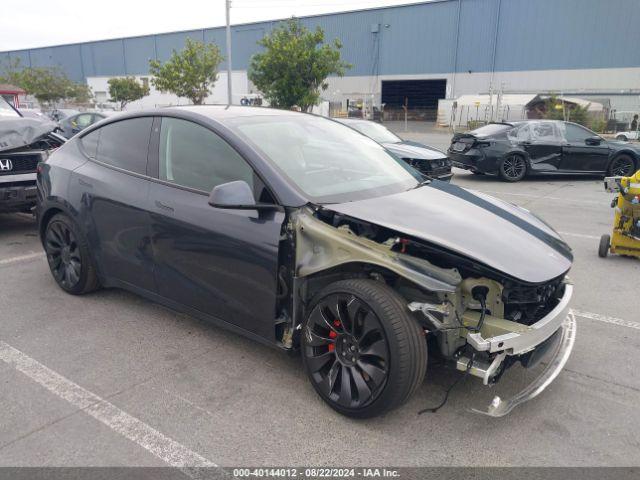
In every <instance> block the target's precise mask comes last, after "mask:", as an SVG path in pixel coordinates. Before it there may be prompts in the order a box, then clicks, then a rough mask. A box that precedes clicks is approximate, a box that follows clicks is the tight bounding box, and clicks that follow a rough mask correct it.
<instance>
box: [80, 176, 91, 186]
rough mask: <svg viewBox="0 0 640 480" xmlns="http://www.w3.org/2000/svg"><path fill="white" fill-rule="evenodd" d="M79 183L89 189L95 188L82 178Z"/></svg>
mask: <svg viewBox="0 0 640 480" xmlns="http://www.w3.org/2000/svg"><path fill="white" fill-rule="evenodd" d="M78 183H79V184H80V185H82V186H83V187H87V188H93V185H92V184H90V183H89V182H87V181H86V180H83V179H81V178H79V179H78Z"/></svg>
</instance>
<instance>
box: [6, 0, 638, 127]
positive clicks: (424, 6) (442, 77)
mask: <svg viewBox="0 0 640 480" xmlns="http://www.w3.org/2000/svg"><path fill="white" fill-rule="evenodd" d="M300 21H301V22H302V23H303V24H304V25H305V26H306V27H308V28H315V27H316V26H320V27H322V28H323V29H324V31H325V34H326V38H327V39H328V40H332V39H334V38H339V39H340V40H341V41H342V43H343V45H344V46H343V57H344V59H345V60H347V61H348V62H350V63H351V64H353V68H352V69H350V70H349V71H348V72H347V74H346V75H345V76H344V77H342V78H331V79H330V81H329V88H328V89H327V90H326V92H324V94H323V97H324V99H325V100H328V101H331V102H334V105H335V104H336V103H337V102H340V104H341V105H342V106H343V108H346V105H347V102H350V103H351V105H353V104H356V105H365V107H368V108H371V109H372V108H373V106H376V107H378V108H379V107H380V106H381V105H382V104H384V109H385V114H387V115H391V116H393V115H395V114H396V113H398V112H402V111H403V110H402V108H403V106H406V107H407V108H408V109H409V110H410V111H411V112H412V115H413V116H414V117H415V118H426V119H429V118H433V117H434V116H435V112H436V108H437V105H438V102H439V100H440V99H444V98H448V99H455V98H458V97H459V96H461V95H478V94H489V95H490V96H491V97H493V96H494V95H496V96H499V95H500V94H516V93H517V94H536V95H537V94H544V93H558V94H562V95H565V96H571V95H575V96H580V97H581V98H585V99H589V98H593V99H598V101H601V100H602V99H607V100H608V101H610V102H611V107H612V108H615V109H618V110H620V111H622V110H627V111H637V110H640V48H638V46H639V45H640V28H638V26H639V25H640V8H638V2H637V0H606V1H604V0H432V1H429V2H424V3H419V4H410V5H403V6H393V7H384V8H372V9H365V10H357V11H350V12H344V13H335V14H326V15H316V16H308V17H302V18H300ZM277 24H278V21H265V22H256V23H250V24H242V25H234V26H233V27H232V49H233V50H232V52H233V56H232V59H233V61H232V63H233V75H232V81H233V86H234V103H239V101H240V99H241V98H242V97H248V98H250V97H251V95H252V94H256V93H257V92H255V88H254V87H253V86H252V85H251V83H250V82H249V81H248V79H247V72H246V70H247V68H248V65H249V61H250V58H251V55H252V54H254V53H255V52H256V51H258V49H259V48H260V47H259V46H258V45H257V44H256V42H257V41H258V40H259V39H260V38H262V37H263V36H264V35H265V34H266V33H268V32H269V31H270V30H272V29H273V28H274V26H276V25H277ZM187 38H192V39H195V40H199V41H204V42H215V43H216V44H218V45H219V46H220V48H221V50H222V51H223V52H224V51H225V48H226V43H225V29H224V27H217V28H208V29H203V30H192V31H181V32H172V33H158V34H156V35H148V36H141V37H129V38H119V39H112V40H102V41H92V42H85V43H77V44H71V45H59V46H51V47H45V48H32V49H25V50H18V51H10V52H1V53H0V61H2V60H10V59H15V58H19V59H20V61H21V63H22V64H23V65H27V66H59V67H61V68H62V69H63V70H64V71H65V72H66V73H67V74H68V75H69V76H70V77H72V78H73V79H75V80H85V81H86V82H88V84H89V85H90V86H91V87H92V88H93V90H94V92H95V94H96V97H97V100H98V101H106V100H107V97H108V94H107V83H106V82H107V80H108V79H109V78H111V77H114V76H122V75H135V76H138V77H140V78H142V79H143V80H144V81H148V65H149V60H150V59H160V60H166V59H168V58H169V56H170V54H171V52H172V50H174V49H180V48H181V47H182V46H183V45H184V42H185V40H186V39H187ZM220 69H221V73H220V77H219V80H218V82H217V83H216V86H215V87H214V89H213V90H212V93H211V96H210V97H209V99H208V102H209V103H215V102H226V81H227V79H226V74H225V73H224V72H225V69H226V65H224V64H222V65H221V66H220ZM186 102H187V101H186V100H185V99H178V98H177V97H173V96H172V95H162V94H160V93H159V92H155V91H152V95H150V96H149V97H147V98H145V99H144V100H141V101H139V102H136V103H134V104H131V106H130V107H129V108H141V107H148V106H155V105H167V104H177V103H182V104H184V103H186Z"/></svg>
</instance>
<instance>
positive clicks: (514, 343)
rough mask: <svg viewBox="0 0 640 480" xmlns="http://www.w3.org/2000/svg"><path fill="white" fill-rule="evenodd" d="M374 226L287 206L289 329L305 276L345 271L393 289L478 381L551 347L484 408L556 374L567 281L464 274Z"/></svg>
mask: <svg viewBox="0 0 640 480" xmlns="http://www.w3.org/2000/svg"><path fill="white" fill-rule="evenodd" d="M338 215H339V214H338ZM353 222H360V220H357V219H353ZM380 228H381V227H378V226H376V225H375V224H371V225H367V224H364V225H362V224H358V223H350V219H349V217H343V216H340V217H339V218H337V219H336V218H335V217H333V216H332V215H326V211H325V210H323V209H322V208H315V207H311V206H308V207H304V208H302V209H299V210H296V211H293V212H291V215H290V219H289V229H290V231H291V232H292V238H293V239H294V241H293V248H294V249H295V266H294V267H293V269H294V271H295V275H294V279H293V291H294V292H297V293H296V294H294V296H293V307H292V310H293V311H294V312H295V315H294V319H293V325H292V327H293V328H292V329H295V328H296V327H297V328H298V329H299V328H300V327H301V325H302V321H303V319H304V318H305V311H304V310H305V302H306V301H308V300H310V298H311V297H312V296H313V293H314V291H317V290H318V289H317V288H316V289H313V288H310V287H309V285H310V284H311V281H312V280H314V279H317V278H318V277H320V278H322V277H323V276H325V275H327V276H328V277H329V278H331V280H327V281H328V282H329V281H333V280H335V278H336V277H335V276H338V277H340V275H345V274H348V275H356V276H365V277H367V276H368V277H369V278H374V279H379V280H380V281H385V282H387V283H389V284H390V285H391V286H392V287H393V288H394V289H395V290H396V291H398V293H400V294H401V295H402V296H403V297H404V298H405V299H406V300H407V306H408V309H409V310H410V311H412V312H414V316H415V318H416V321H417V322H418V323H419V324H420V325H422V327H423V328H424V330H425V331H426V332H428V333H430V334H432V335H433V336H434V338H435V341H436V345H437V347H438V350H439V353H440V354H441V355H442V356H443V357H444V358H445V359H447V360H449V361H450V362H451V364H452V365H453V366H454V368H457V369H458V370H462V371H465V372H466V373H469V374H471V375H472V376H476V377H479V378H481V379H482V380H483V383H484V384H485V385H489V384H492V383H495V382H497V381H498V380H499V378H500V376H501V375H502V373H503V372H504V371H505V370H506V369H507V368H509V366H510V365H512V364H514V363H518V362H521V363H522V365H523V366H525V367H527V366H528V364H530V363H531V364H532V363H534V362H533V360H532V358H535V359H536V363H537V362H538V361H539V359H538V357H541V356H543V355H547V354H548V351H549V350H550V349H551V350H553V352H554V353H553V355H552V360H551V361H552V362H553V364H554V365H555V368H548V369H547V370H545V372H546V374H545V375H542V376H541V377H540V378H539V379H538V380H536V382H534V384H532V385H531V386H530V387H528V389H527V390H526V391H525V392H524V393H522V392H521V394H519V396H518V397H517V399H516V400H513V402H511V403H510V401H502V400H500V399H498V400H494V403H495V404H496V405H495V406H494V407H490V408H489V410H488V413H487V414H489V415H493V416H500V415H503V414H506V413H508V411H510V410H511V409H512V408H513V407H515V406H516V405H517V404H518V403H521V402H523V401H525V400H526V399H528V398H533V396H535V395H537V394H538V393H540V391H541V390H542V389H544V388H546V386H547V385H548V384H549V383H550V382H551V380H553V378H555V377H556V376H557V375H558V373H559V371H560V369H561V368H562V366H564V362H566V358H567V357H568V355H569V354H570V351H571V348H572V346H573V343H572V342H567V340H566V338H569V337H571V338H573V337H572V335H573V334H572V333H571V332H572V331H573V330H574V329H575V325H573V324H572V323H571V322H569V320H567V318H568V312H569V302H570V299H571V296H572V292H573V290H572V286H571V285H568V284H567V283H566V282H564V281H562V279H561V280H558V281H557V280H554V281H552V282H551V283H550V285H551V286H550V287H548V288H547V286H539V285H538V286H527V287H523V286H521V285H516V284H514V283H513V282H510V281H508V280H504V281H498V279H496V278H487V277H483V276H480V275H478V276H473V275H469V271H468V270H466V269H465V268H463V269H462V270H460V269H458V268H456V267H455V266H452V268H445V267H443V266H441V265H436V264H434V263H432V262H430V261H429V260H428V259H427V258H424V256H417V255H418V254H419V255H424V252H423V251H422V250H420V249H418V248H412V244H411V242H410V241H408V240H405V239H404V238H403V237H402V236H401V234H399V233H396V232H393V231H388V230H387V231H384V232H382V233H381V231H380V230H379V229H380ZM439 263H441V262H439ZM349 267H351V268H349ZM385 272H386V273H387V274H386V275H385ZM463 273H464V275H463ZM465 275H466V276H465ZM504 278H508V277H504ZM533 297H535V298H533ZM300 299H302V300H300ZM534 300H535V301H537V302H538V303H537V304H536V303H535V302H534ZM531 302H534V305H533V306H532V304H531ZM520 309H521V310H522V312H524V311H526V312H528V313H522V312H521V311H520ZM532 309H533V310H532ZM531 312H533V313H531ZM534 320H535V321H534ZM551 337H553V338H554V339H557V338H560V339H561V341H560V345H561V347H556V343H557V342H555V340H554V342H551ZM294 341H295V340H294ZM551 343H553V345H552V346H551V347H550V346H549V344H551ZM552 347H553V348H552ZM557 358H565V360H564V362H560V361H556V359H557Z"/></svg>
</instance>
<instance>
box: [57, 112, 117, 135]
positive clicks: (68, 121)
mask: <svg viewBox="0 0 640 480" xmlns="http://www.w3.org/2000/svg"><path fill="white" fill-rule="evenodd" d="M107 116H109V115H107V114H105V113H100V112H83V113H77V114H75V115H71V116H69V117H66V118H64V119H63V120H61V121H60V128H61V129H62V136H63V137H65V138H67V139H68V138H71V137H73V136H74V135H75V134H76V133H78V132H81V131H82V130H84V129H85V128H87V127H89V126H90V125H93V124H94V123H96V122H99V121H100V120H104V119H105V118H107Z"/></svg>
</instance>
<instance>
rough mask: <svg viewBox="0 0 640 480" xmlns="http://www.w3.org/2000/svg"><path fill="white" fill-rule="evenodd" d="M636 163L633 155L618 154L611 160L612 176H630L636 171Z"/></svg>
mask: <svg viewBox="0 0 640 480" xmlns="http://www.w3.org/2000/svg"><path fill="white" fill-rule="evenodd" d="M635 170H636V165H635V162H634V161H633V158H631V156H629V155H626V154H622V155H618V156H617V157H616V158H614V159H613V161H612V162H611V166H610V167H609V174H610V175H611V176H612V177H630V176H631V175H633V174H634V173H635Z"/></svg>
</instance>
